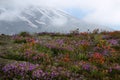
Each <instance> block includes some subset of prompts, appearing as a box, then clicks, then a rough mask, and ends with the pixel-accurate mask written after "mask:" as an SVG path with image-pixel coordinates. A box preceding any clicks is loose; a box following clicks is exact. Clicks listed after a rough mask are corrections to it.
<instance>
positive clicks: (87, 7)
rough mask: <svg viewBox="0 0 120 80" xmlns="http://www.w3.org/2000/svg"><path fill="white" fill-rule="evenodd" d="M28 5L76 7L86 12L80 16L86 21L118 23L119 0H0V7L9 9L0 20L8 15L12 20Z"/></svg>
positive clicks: (0, 16) (119, 12) (62, 7)
mask: <svg viewBox="0 0 120 80" xmlns="http://www.w3.org/2000/svg"><path fill="white" fill-rule="evenodd" d="M28 6H42V7H54V8H60V9H70V8H73V9H74V8H77V9H78V10H81V11H86V12H87V13H86V15H85V16H84V17H83V18H82V20H84V21H86V22H92V23H99V24H109V25H110V24H111V25H120V15H119V14H120V0H74V1H73V0H0V8H2V7H3V8H9V11H10V12H6V13H4V14H2V15H0V20H6V19H5V18H7V17H9V15H11V16H10V17H9V20H14V19H15V16H14V15H18V14H19V13H20V11H22V10H23V9H24V8H26V7H28ZM76 17H77V16H76ZM61 24H62V23H61Z"/></svg>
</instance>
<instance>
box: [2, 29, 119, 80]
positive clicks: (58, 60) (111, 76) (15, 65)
mask: <svg viewBox="0 0 120 80" xmlns="http://www.w3.org/2000/svg"><path fill="white" fill-rule="evenodd" d="M0 80H120V31H113V32H107V31H103V32H97V31H93V32H89V33H88V32H82V33H79V32H71V33H68V34H60V33H47V32H43V33H34V34H30V33H28V32H21V33H19V34H15V35H4V34H1V35H0Z"/></svg>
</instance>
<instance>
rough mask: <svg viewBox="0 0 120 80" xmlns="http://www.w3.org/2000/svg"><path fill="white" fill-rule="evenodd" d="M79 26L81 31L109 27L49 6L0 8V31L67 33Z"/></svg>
mask: <svg viewBox="0 0 120 80" xmlns="http://www.w3.org/2000/svg"><path fill="white" fill-rule="evenodd" d="M77 28H79V30H80V31H81V32H83V31H87V30H88V29H89V30H90V31H92V30H94V29H97V28H99V29H100V30H111V29H110V28H109V27H105V26H100V25H95V24H90V23H87V22H84V21H82V20H80V19H77V18H75V17H73V16H71V15H69V14H68V13H66V12H65V11H63V10H60V9H56V8H51V7H38V6H29V7H26V8H24V9H21V10H16V9H12V8H3V7H2V8H0V33H4V34H15V33H19V32H21V31H27V32H61V33H68V32H70V31H71V30H75V29H77Z"/></svg>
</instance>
